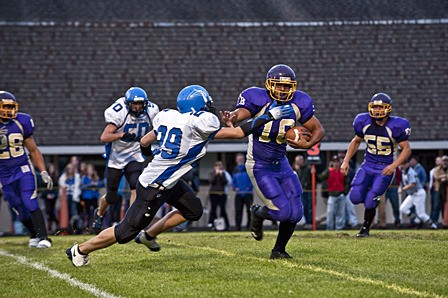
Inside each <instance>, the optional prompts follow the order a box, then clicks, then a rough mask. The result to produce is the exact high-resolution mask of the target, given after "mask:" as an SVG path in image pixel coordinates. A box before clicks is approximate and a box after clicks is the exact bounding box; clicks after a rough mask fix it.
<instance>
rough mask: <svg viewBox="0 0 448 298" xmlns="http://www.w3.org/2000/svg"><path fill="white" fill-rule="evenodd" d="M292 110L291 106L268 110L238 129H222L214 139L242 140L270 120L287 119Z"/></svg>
mask: <svg viewBox="0 0 448 298" xmlns="http://www.w3.org/2000/svg"><path fill="white" fill-rule="evenodd" d="M293 112H294V109H293V107H292V106H291V105H289V104H287V105H282V106H277V107H275V108H272V109H270V110H269V111H268V112H266V113H265V114H263V115H261V116H258V117H257V118H255V119H254V120H252V121H250V122H246V123H244V124H243V125H241V126H238V127H223V128H221V130H220V131H218V133H217V134H216V135H215V139H242V138H244V137H247V136H248V135H250V134H251V133H252V132H253V131H254V130H256V129H257V128H259V127H261V126H263V125H265V124H266V123H268V122H270V121H272V120H278V119H281V118H285V117H288V116H289V115H290V114H291V113H293Z"/></svg>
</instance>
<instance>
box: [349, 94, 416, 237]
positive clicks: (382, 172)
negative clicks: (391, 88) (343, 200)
mask: <svg viewBox="0 0 448 298" xmlns="http://www.w3.org/2000/svg"><path fill="white" fill-rule="evenodd" d="M391 111H392V100H391V98H390V97H389V96H388V95H387V94H385V93H377V94H375V95H374V96H373V97H372V99H370V102H369V105H368V113H361V114H358V115H357V116H356V117H355V120H354V121H353V128H354V130H355V137H354V138H353V139H352V141H351V142H350V144H349V146H348V149H347V153H346V155H345V157H344V162H343V163H342V165H341V171H342V173H343V174H344V175H347V173H348V169H349V162H350V159H351V158H352V157H353V155H355V153H356V151H357V150H358V148H359V145H360V144H361V142H362V141H364V142H366V151H365V154H364V162H363V163H362V165H361V167H360V168H359V169H358V171H357V172H356V175H355V177H354V178H353V180H352V183H351V188H350V193H349V198H350V200H351V201H352V203H353V204H360V203H364V207H365V211H364V224H363V225H362V227H361V230H360V231H359V233H358V234H357V235H356V236H357V237H368V236H369V235H370V225H371V224H372V221H373V219H374V217H375V213H376V207H377V206H378V204H379V203H380V196H381V195H383V194H384V193H385V192H386V190H387V188H388V187H389V185H390V183H391V181H392V179H393V177H394V173H395V169H396V168H397V167H398V166H399V165H401V164H402V163H403V162H404V161H405V160H406V159H407V158H409V156H410V155H411V147H410V145H409V141H408V138H409V135H410V134H411V126H410V124H409V121H408V120H406V119H404V118H400V117H396V116H390V115H389V114H390V112H391ZM398 146H400V148H401V152H400V154H399V155H398V157H397V150H398Z"/></svg>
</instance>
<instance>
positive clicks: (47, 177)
mask: <svg viewBox="0 0 448 298" xmlns="http://www.w3.org/2000/svg"><path fill="white" fill-rule="evenodd" d="M40 177H41V178H42V181H43V182H44V183H46V184H47V189H52V188H53V180H52V179H51V177H50V175H49V174H48V172H47V171H43V172H40Z"/></svg>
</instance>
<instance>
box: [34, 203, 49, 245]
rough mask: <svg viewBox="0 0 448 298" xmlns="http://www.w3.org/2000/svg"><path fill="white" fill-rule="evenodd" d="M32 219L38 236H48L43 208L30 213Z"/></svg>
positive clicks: (40, 237)
mask: <svg viewBox="0 0 448 298" xmlns="http://www.w3.org/2000/svg"><path fill="white" fill-rule="evenodd" d="M30 217H31V221H32V223H33V227H34V230H35V232H36V236H37V238H39V239H42V238H47V237H48V234H47V227H46V226H45V219H44V215H43V214H42V210H40V209H37V210H35V211H33V212H31V213H30Z"/></svg>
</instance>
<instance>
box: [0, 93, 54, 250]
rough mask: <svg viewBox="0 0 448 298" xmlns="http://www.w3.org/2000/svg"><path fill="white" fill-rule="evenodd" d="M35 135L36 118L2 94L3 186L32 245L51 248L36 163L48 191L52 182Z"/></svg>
mask: <svg viewBox="0 0 448 298" xmlns="http://www.w3.org/2000/svg"><path fill="white" fill-rule="evenodd" d="M33 132H34V122H33V119H31V117H30V115H28V114H25V113H19V104H18V103H17V100H16V98H15V96H14V95H13V94H11V93H10V92H7V91H0V187H2V189H3V195H4V196H5V199H6V201H8V203H9V206H10V207H11V208H12V209H13V210H14V212H16V214H17V216H18V218H19V220H20V221H21V222H22V223H23V225H24V226H25V227H26V228H27V229H28V230H29V232H30V240H29V246H30V247H37V248H49V247H51V246H52V243H51V240H50V238H48V233H47V228H46V226H45V219H44V215H43V213H42V210H40V208H39V204H38V200H37V185H36V173H35V171H34V166H33V163H34V165H35V166H36V168H37V169H38V170H39V171H40V176H41V178H42V181H43V182H44V183H46V184H47V188H48V189H52V188H53V181H52V179H51V177H50V175H49V174H48V172H47V171H46V170H45V164H44V158H43V156H42V153H41V152H40V150H39V148H38V147H37V145H36V142H35V141H34V138H33ZM25 148H26V149H27V151H28V152H29V155H30V156H31V158H32V160H33V163H31V161H30V159H29V156H28V153H27V152H26V151H25Z"/></svg>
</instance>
